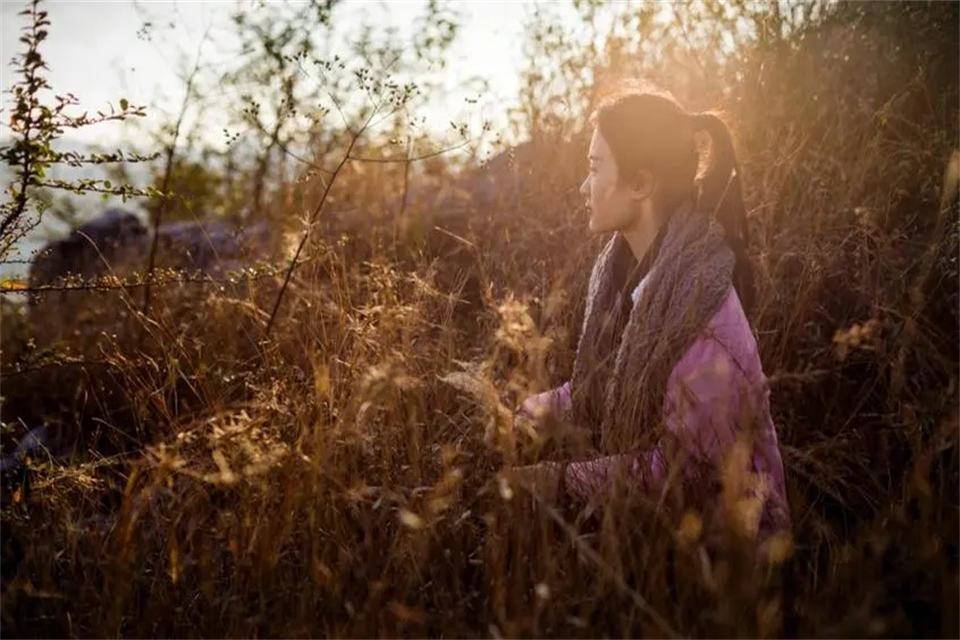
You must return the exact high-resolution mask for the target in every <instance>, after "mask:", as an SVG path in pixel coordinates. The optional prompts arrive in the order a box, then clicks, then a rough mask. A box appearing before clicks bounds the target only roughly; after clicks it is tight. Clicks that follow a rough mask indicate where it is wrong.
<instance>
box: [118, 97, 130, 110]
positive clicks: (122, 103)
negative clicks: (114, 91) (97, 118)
mask: <svg viewBox="0 0 960 640" xmlns="http://www.w3.org/2000/svg"><path fill="white" fill-rule="evenodd" d="M129 106H130V103H129V102H127V99H126V98H120V108H121V109H123V110H124V111H126V110H127V107H129Z"/></svg>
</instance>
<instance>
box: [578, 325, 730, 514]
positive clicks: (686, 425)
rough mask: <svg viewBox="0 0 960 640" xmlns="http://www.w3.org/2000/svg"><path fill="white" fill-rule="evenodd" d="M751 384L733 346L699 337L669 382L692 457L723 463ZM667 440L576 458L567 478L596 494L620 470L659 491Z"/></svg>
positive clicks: (681, 442) (679, 435) (672, 406)
mask: <svg viewBox="0 0 960 640" xmlns="http://www.w3.org/2000/svg"><path fill="white" fill-rule="evenodd" d="M746 385H747V378H746V376H745V374H744V372H743V371H742V369H741V368H740V367H739V366H738V365H737V364H736V363H735V361H734V359H733V357H732V356H731V355H730V352H729V351H728V350H727V349H726V348H725V347H724V346H722V345H721V344H720V342H718V341H717V340H716V339H714V338H712V337H704V338H701V339H699V340H698V341H697V342H695V343H694V344H693V345H692V346H691V347H690V348H689V349H688V350H687V352H686V353H685V354H684V356H683V358H681V360H680V361H679V362H678V363H677V364H676V366H675V367H674V369H673V371H672V372H671V375H670V378H669V380H668V382H667V391H666V395H665V398H664V422H665V426H666V428H667V430H668V431H669V432H670V435H671V436H672V438H671V440H673V441H674V442H675V443H676V444H677V445H678V446H679V447H680V448H681V449H682V452H683V453H684V454H685V456H686V459H687V460H688V462H693V461H696V462H700V463H703V462H706V463H709V464H712V465H720V464H721V463H722V456H723V454H724V452H725V451H726V450H727V447H728V446H730V445H732V444H733V442H734V440H735V438H736V431H737V422H738V418H739V412H740V410H741V398H742V397H743V392H744V390H745V389H746V388H747V387H746ZM642 392H643V390H641V389H637V393H642ZM640 428H642V425H641V426H640ZM665 442H666V439H662V440H661V443H660V445H658V446H657V447H656V448H655V449H653V450H652V451H648V452H643V453H640V454H624V455H616V456H608V457H604V458H598V459H594V460H589V461H584V462H573V463H570V464H569V465H567V467H566V478H565V481H566V485H567V487H568V490H569V491H570V493H571V494H572V495H573V496H574V497H576V498H580V499H590V498H592V497H595V496H596V495H597V494H599V493H601V492H603V491H604V490H605V489H607V488H608V487H609V486H610V483H611V481H612V480H613V477H614V475H615V474H625V475H626V477H627V478H628V479H630V480H631V481H635V482H638V483H639V484H641V485H642V486H643V489H644V490H645V491H647V492H649V493H659V492H660V490H661V489H662V487H663V482H664V480H665V478H666V475H667V467H668V460H667V453H666V445H665Z"/></svg>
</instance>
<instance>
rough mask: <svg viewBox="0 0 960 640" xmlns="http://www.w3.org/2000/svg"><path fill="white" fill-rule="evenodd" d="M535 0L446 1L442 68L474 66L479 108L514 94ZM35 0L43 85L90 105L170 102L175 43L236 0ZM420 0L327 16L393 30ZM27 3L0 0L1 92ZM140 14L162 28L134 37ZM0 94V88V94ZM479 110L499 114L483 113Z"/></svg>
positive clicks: (359, 6) (191, 38) (89, 132)
mask: <svg viewBox="0 0 960 640" xmlns="http://www.w3.org/2000/svg"><path fill="white" fill-rule="evenodd" d="M535 4H536V3H535V2H531V1H529V0H458V1H457V2H456V3H455V7H456V9H457V11H458V12H459V13H460V14H461V16H462V22H461V24H462V27H461V31H460V34H459V35H458V38H457V40H456V42H455V44H454V47H453V50H452V52H451V57H450V62H449V64H448V71H447V72H446V78H447V79H448V80H449V81H450V82H451V83H454V82H455V81H456V80H457V79H458V78H462V77H468V76H474V75H475V76H480V77H484V78H486V79H487V80H488V81H489V83H490V91H489V92H488V93H487V94H486V95H484V96H483V97H484V100H485V102H484V103H483V105H479V106H478V107H477V108H478V109H484V110H486V111H488V112H489V111H490V110H491V109H492V110H493V111H504V110H505V108H504V107H505V105H506V104H508V103H509V102H511V101H512V100H513V99H515V97H516V95H517V92H518V77H519V73H520V70H521V65H522V62H523V59H522V44H523V42H522V32H523V26H524V21H525V19H526V17H527V16H528V15H529V14H530V13H531V11H532V9H533V7H534V5H535ZM541 4H543V3H542V2H541ZM44 5H45V9H46V10H47V11H48V12H49V17H50V20H51V26H50V28H49V31H50V34H49V37H48V39H47V41H46V42H45V43H44V46H43V49H42V52H43V55H44V57H45V59H46V61H47V65H48V67H49V72H48V80H49V81H50V84H51V86H52V87H54V88H55V90H56V91H58V92H66V91H69V92H72V93H74V94H75V95H76V96H77V97H78V98H79V99H80V101H81V104H82V105H83V107H84V108H90V109H91V110H95V109H99V108H102V107H105V106H106V104H107V103H108V102H112V103H114V104H116V103H117V101H118V100H119V98H121V97H126V98H127V99H129V100H130V102H131V103H133V104H145V105H147V107H148V113H149V110H150V109H151V108H152V109H154V110H156V111H166V112H174V111H176V108H177V105H179V102H180V99H181V97H182V95H183V90H184V88H183V83H182V81H181V80H180V79H178V76H177V64H178V55H179V54H178V52H177V49H180V50H181V51H184V52H190V53H192V52H195V51H196V50H197V48H198V47H199V45H200V44H201V42H202V39H203V35H204V32H205V30H206V28H207V26H213V27H214V28H216V27H218V26H220V25H223V26H228V23H227V22H226V18H227V16H228V13H229V11H230V10H231V9H232V8H234V7H235V6H236V4H235V0H140V2H134V1H133V0H48V1H47V2H45V3H44ZM425 5H426V2H424V1H422V0H376V1H374V0H345V2H344V3H343V4H342V5H341V6H338V7H337V8H336V10H335V14H334V16H335V17H334V21H335V24H336V25H337V28H338V33H339V32H342V31H340V30H350V29H354V28H356V27H358V26H359V25H360V24H361V22H362V21H365V22H369V23H371V24H372V25H373V26H375V27H383V28H387V27H389V26H393V27H396V28H397V29H398V31H399V33H400V35H401V37H411V35H412V29H413V28H414V26H413V25H414V20H415V19H416V17H417V16H418V14H421V13H422V12H423V10H424V7H425ZM26 6H27V2H25V1H23V0H19V1H18V0H0V58H2V59H3V63H4V64H3V65H2V67H3V68H2V73H0V79H2V81H3V88H4V92H5V93H6V92H7V91H8V90H9V86H10V82H11V81H12V70H11V68H10V66H9V61H10V59H11V58H12V57H13V56H14V55H15V54H16V53H17V52H18V51H19V47H20V43H19V42H17V38H18V37H19V35H20V34H19V31H20V29H21V28H22V27H23V25H24V24H26V19H25V18H23V17H21V16H18V15H17V12H18V11H20V10H22V9H23V8H25V7H26ZM145 20H149V21H151V22H153V23H154V25H159V26H160V28H161V29H162V30H163V34H162V37H157V36H156V35H155V36H154V38H153V41H148V40H146V39H144V38H142V37H138V31H140V30H141V28H142V26H143V23H144V21H145ZM171 25H172V26H171ZM155 28H156V27H155ZM204 47H205V48H204V57H205V58H206V59H208V60H209V61H210V62H212V63H213V64H216V63H217V61H218V59H217V55H218V52H217V51H216V47H215V45H211V44H210V43H209V42H208V43H207V44H205V45H204ZM221 59H222V57H221ZM441 95H442V99H443V100H444V101H445V103H446V104H443V103H437V104H434V105H432V108H431V110H430V114H431V116H432V119H434V120H435V121H436V122H437V123H440V124H441V125H446V124H447V123H448V122H449V120H450V117H449V116H451V115H452V111H453V110H454V109H456V108H457V107H458V106H462V105H463V99H464V98H465V97H468V96H467V94H466V93H464V94H462V95H461V94H459V93H457V92H456V91H452V92H445V93H443V94H441ZM7 100H8V98H7V97H6V96H5V99H4V102H5V103H6V102H7ZM484 105H485V106H484ZM491 105H494V106H491ZM487 115H499V114H495V113H494V114H489V113H488V114H485V116H484V117H486V116H487ZM0 135H2V134H0ZM70 135H71V136H76V137H77V139H82V140H84V141H86V142H113V141H115V140H119V139H120V138H121V137H122V136H123V135H124V132H123V129H122V127H118V126H115V125H104V126H98V127H93V128H87V129H85V130H82V131H79V132H76V133H73V132H71V134H70Z"/></svg>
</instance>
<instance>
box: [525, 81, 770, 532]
mask: <svg viewBox="0 0 960 640" xmlns="http://www.w3.org/2000/svg"><path fill="white" fill-rule="evenodd" d="M592 124H593V127H594V131H593V139H592V141H591V144H590V152H589V161H590V173H589V175H588V176H587V178H586V180H585V181H584V182H583V185H582V186H581V188H580V193H581V194H582V195H583V197H584V198H585V199H586V201H587V207H588V209H589V211H590V231H591V232H593V233H608V232H613V233H614V235H613V238H612V239H611V240H610V241H609V242H608V243H607V245H606V247H605V248H604V249H603V251H602V252H601V254H600V256H599V257H598V258H597V260H596V262H595V264H594V266H593V272H592V274H591V277H590V284H589V290H588V293H587V304H586V313H585V317H584V321H583V328H582V332H581V336H580V343H579V346H578V349H577V356H576V361H575V364H574V370H573V375H572V377H571V379H570V381H569V382H568V383H566V384H564V385H563V386H561V387H559V388H557V389H554V390H551V391H547V392H544V393H541V394H537V395H534V396H531V397H530V398H527V399H526V400H525V401H524V403H523V405H522V407H521V413H522V414H523V415H524V416H525V417H526V418H527V419H531V420H534V421H538V420H539V419H540V418H542V416H543V415H544V414H546V413H553V414H555V415H556V416H557V417H558V418H560V419H562V420H568V421H570V422H573V423H575V424H578V425H581V426H586V427H589V428H590V429H593V430H594V433H595V434H596V436H597V437H596V441H597V443H598V448H599V450H600V452H601V454H606V455H601V456H600V457H598V458H596V459H593V460H586V461H570V462H566V463H554V462H550V463H541V464H539V465H534V466H530V467H523V468H521V469H517V470H516V477H517V479H519V480H520V482H522V483H524V484H526V485H527V486H528V487H530V488H531V489H532V490H534V491H535V492H537V493H539V494H541V495H545V496H547V497H553V496H555V495H556V494H557V493H558V492H561V493H563V494H565V495H568V496H569V497H572V498H575V499H580V500H595V499H598V498H599V499H603V498H604V496H605V495H607V496H609V494H610V491H611V489H612V488H613V485H614V480H615V479H616V478H617V477H619V478H621V479H623V480H626V481H627V482H628V483H629V485H632V486H638V485H639V487H641V488H642V490H644V491H646V492H648V493H649V494H651V495H652V496H653V497H657V496H662V495H665V493H664V492H665V491H667V490H668V489H675V488H676V487H678V486H679V487H680V489H681V490H682V491H683V492H685V494H686V495H687V496H688V497H689V496H699V497H694V500H695V501H699V504H700V505H701V506H702V507H703V509H704V510H707V511H711V512H713V514H714V515H718V516H719V517H720V518H721V519H723V518H725V517H726V516H725V515H724V514H727V513H731V512H734V513H736V514H739V515H737V519H738V521H741V520H742V522H740V525H742V527H741V528H742V529H744V533H747V534H750V535H757V534H763V533H765V532H769V531H771V530H773V529H775V528H779V527H780V526H782V525H784V524H785V522H786V513H787V506H786V499H785V495H784V480H783V465H782V462H781V459H780V452H779V448H778V444H777V435H776V431H775V429H774V425H773V422H772V420H771V417H770V409H769V390H768V386H767V383H766V379H765V377H764V374H763V370H762V368H761V364H760V358H759V355H758V352H757V344H756V341H755V339H754V336H753V333H752V331H751V328H750V324H749V322H748V320H747V316H746V313H745V311H744V307H745V306H746V307H747V308H749V305H750V303H751V302H752V295H753V290H752V284H753V281H752V277H751V271H750V265H749V262H748V260H747V257H746V253H745V249H746V243H747V239H748V238H747V226H746V220H745V217H746V213H745V210H744V205H743V198H742V195H741V192H740V184H739V176H738V171H737V165H736V159H735V156H734V152H733V147H732V143H731V139H730V133H729V131H728V129H727V127H726V125H725V124H724V123H723V121H722V120H720V119H719V118H718V117H717V116H716V115H714V114H710V113H701V114H691V113H689V112H687V111H685V110H684V109H683V108H682V107H680V106H679V105H678V104H677V103H676V101H674V100H673V99H672V98H670V97H667V96H664V95H659V94H654V93H645V92H638V91H633V92H626V93H623V94H621V95H618V96H616V97H614V98H611V99H609V100H608V101H606V102H605V103H604V104H602V105H601V106H600V108H599V109H598V110H597V111H596V113H595V114H594V116H593V118H592ZM698 132H703V133H706V134H707V135H708V136H709V137H710V139H711V145H710V147H711V149H710V163H709V166H708V168H707V169H706V171H705V172H704V174H703V175H702V177H701V178H700V179H697V177H696V176H697V169H698V165H699V156H698V151H697V146H696V142H695V134H697V133H698ZM674 464H676V465H677V466H676V468H677V469H678V470H679V473H678V474H671V473H670V470H671V469H673V468H674ZM717 505H723V506H725V507H726V508H725V509H724V508H720V509H716V508H714V507H715V506H717ZM751 505H752V506H751Z"/></svg>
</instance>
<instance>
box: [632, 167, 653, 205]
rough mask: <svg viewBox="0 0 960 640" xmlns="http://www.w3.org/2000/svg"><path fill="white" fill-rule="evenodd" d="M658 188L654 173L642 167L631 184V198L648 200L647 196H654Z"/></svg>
mask: <svg viewBox="0 0 960 640" xmlns="http://www.w3.org/2000/svg"><path fill="white" fill-rule="evenodd" d="M656 190H657V183H656V181H655V180H654V179H653V174H652V173H651V172H649V171H646V170H644V169H641V170H640V171H637V175H636V177H635V178H634V179H633V183H632V184H631V185H630V199H631V200H646V199H647V198H650V197H652V196H653V194H654V192H655V191H656Z"/></svg>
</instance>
